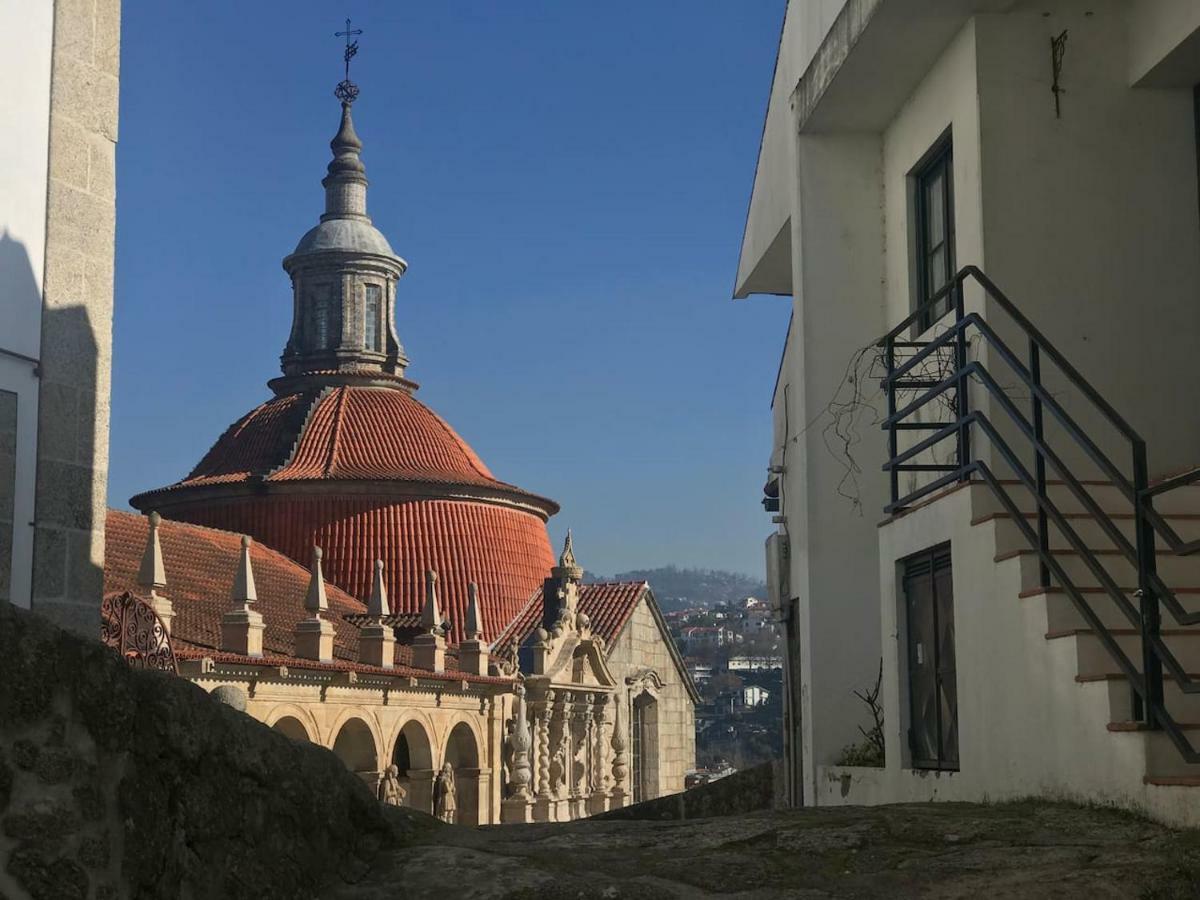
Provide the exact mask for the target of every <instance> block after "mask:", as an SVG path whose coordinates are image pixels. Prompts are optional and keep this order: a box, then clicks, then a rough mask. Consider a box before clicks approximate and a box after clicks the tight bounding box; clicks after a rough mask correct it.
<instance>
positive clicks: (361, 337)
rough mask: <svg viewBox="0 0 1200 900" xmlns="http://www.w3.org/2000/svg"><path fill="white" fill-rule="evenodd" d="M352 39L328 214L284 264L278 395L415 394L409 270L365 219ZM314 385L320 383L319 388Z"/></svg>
mask: <svg viewBox="0 0 1200 900" xmlns="http://www.w3.org/2000/svg"><path fill="white" fill-rule="evenodd" d="M361 33H362V31H361V29H351V28H350V23H349V21H347V23H346V31H344V32H341V31H339V32H338V35H339V36H343V35H344V36H345V37H346V51H345V60H346V78H345V80H344V81H342V83H341V84H339V85H338V89H337V91H336V92H335V93H336V94H337V96H338V99H340V100H341V101H342V117H341V122H340V123H339V125H338V130H337V134H335V135H334V137H333V140H332V141H330V142H329V147H330V149H331V150H332V151H333V158H332V159H331V160H330V162H329V165H328V167H327V169H326V174H325V177H324V178H323V179H322V180H321V185H322V187H324V188H325V211H324V212H323V213H322V214H321V221H320V222H319V223H318V224H317V226H316V227H315V228H311V229H309V231H308V232H307V233H306V234H305V235H304V236H303V237H302V238H300V241H299V243H297V244H296V249H295V251H294V252H293V253H291V254H290V255H289V256H287V257H286V258H285V259H284V260H283V268H284V269H285V270H286V271H287V273H288V275H290V276H291V279H292V292H293V295H294V296H293V310H294V312H293V318H292V330H291V333H290V334H289V336H288V341H287V344H286V345H285V346H284V349H283V355H282V357H281V358H280V362H281V364H282V368H283V374H284V377H283V378H282V379H276V380H274V381H272V382H271V387H272V388H273V389H274V390H275V391H276V392H278V393H281V394H283V393H290V392H292V391H294V390H296V389H297V387H301V386H302V387H305V388H308V387H314V386H325V385H328V384H345V383H356V384H357V383H363V382H364V381H365V382H366V383H372V384H375V385H376V386H389V387H400V388H403V389H405V390H411V389H412V387H413V385H412V384H411V382H406V381H404V379H403V376H404V369H405V367H406V366H407V365H408V357H407V356H405V353H404V347H403V346H402V345H401V343H400V339H399V336H398V335H397V334H396V325H395V306H396V284H397V282H398V281H399V280H400V277H401V276H402V275H403V274H404V271H405V269H406V268H407V267H408V264H407V263H406V262H405V261H404V260H402V259H401V258H400V257H398V256H397V255H396V253H395V252H394V251H393V250H392V247H391V245H390V244H389V243H388V241H387V238H385V237H384V236H383V234H382V233H381V232H380V231H379V229H377V228H376V227H375V226H374V225H373V224H372V223H371V217H370V216H368V215H367V170H366V166H364V165H363V161H362V157H361V155H360V154H361V153H362V148H363V142H362V141H361V140H360V139H359V137H358V133H357V132H356V131H355V130H354V118H353V116H352V115H351V113H350V107H351V104H352V103H353V102H354V99H355V98H356V97H357V96H358V86H357V85H355V84H354V83H353V82H352V81H350V59H351V57H353V56H354V54H355V53H357V52H358V43H357V42H351V40H350V36H351V35H356V34H361ZM314 382H315V384H314Z"/></svg>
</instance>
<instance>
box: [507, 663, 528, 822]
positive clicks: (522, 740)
mask: <svg viewBox="0 0 1200 900" xmlns="http://www.w3.org/2000/svg"><path fill="white" fill-rule="evenodd" d="M515 693H516V696H517V702H516V706H517V710H516V713H517V715H516V724H515V725H514V726H513V733H512V748H513V756H512V773H511V775H510V776H509V777H510V779H511V780H510V783H509V787H510V788H511V791H512V794H511V795H512V796H513V797H519V798H520V799H521V800H522V801H528V799H529V779H530V770H529V745H530V737H529V719H528V716H527V715H526V712H525V686H524V685H522V684H518V685H517V686H516V689H515Z"/></svg>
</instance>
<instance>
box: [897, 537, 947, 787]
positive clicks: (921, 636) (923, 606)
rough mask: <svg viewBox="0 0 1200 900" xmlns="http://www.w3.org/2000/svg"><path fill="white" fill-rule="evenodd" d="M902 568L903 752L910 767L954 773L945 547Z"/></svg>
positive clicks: (940, 547) (909, 560) (911, 559)
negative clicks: (905, 705)
mask: <svg viewBox="0 0 1200 900" xmlns="http://www.w3.org/2000/svg"><path fill="white" fill-rule="evenodd" d="M901 566H902V569H903V582H902V583H903V591H904V613H905V621H906V629H905V630H906V632H907V634H906V644H907V649H908V653H907V656H908V712H909V727H908V748H909V752H910V753H911V755H912V767H913V768H914V769H942V770H951V771H955V770H957V769H958V683H957V665H956V655H957V654H956V653H955V641H954V580H953V578H952V574H951V569H950V545H949V544H942V545H940V546H937V547H933V548H931V549H929V550H925V551H923V552H921V553H918V554H917V555H916V556H910V557H909V558H908V559H906V560H904V561H903V562H902V563H901Z"/></svg>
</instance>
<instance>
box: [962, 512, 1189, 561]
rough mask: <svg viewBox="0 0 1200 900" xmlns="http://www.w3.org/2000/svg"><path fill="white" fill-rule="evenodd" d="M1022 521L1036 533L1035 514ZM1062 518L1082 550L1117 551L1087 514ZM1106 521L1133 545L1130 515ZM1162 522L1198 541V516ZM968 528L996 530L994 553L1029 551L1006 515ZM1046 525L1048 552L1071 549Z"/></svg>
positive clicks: (994, 515) (985, 518)
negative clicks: (1092, 548) (990, 528)
mask: <svg viewBox="0 0 1200 900" xmlns="http://www.w3.org/2000/svg"><path fill="white" fill-rule="evenodd" d="M1022 518H1023V519H1024V520H1025V521H1026V523H1027V524H1029V525H1030V526H1031V527H1033V528H1034V529H1035V530H1036V528H1037V515H1036V514H1034V513H1032V512H1028V513H1024V514H1023V515H1022ZM1063 518H1064V519H1066V520H1067V524H1068V525H1069V526H1070V527H1071V529H1072V530H1073V531H1074V532H1075V533H1076V534H1077V535H1078V536H1079V538H1080V540H1082V541H1083V543H1084V545H1085V546H1087V547H1100V548H1104V549H1106V550H1107V549H1115V548H1116V544H1115V543H1114V542H1113V539H1112V538H1111V537H1110V536H1109V534H1108V532H1107V531H1105V530H1104V528H1103V527H1102V526H1101V525H1100V523H1099V522H1098V521H1097V520H1096V519H1095V518H1094V517H1093V516H1092V515H1091V514H1090V513H1081V512H1076V513H1066V514H1064V516H1063ZM1109 518H1110V519H1112V524H1113V525H1115V526H1116V528H1117V530H1118V531H1119V532H1120V533H1121V534H1122V535H1123V536H1124V537H1125V539H1126V540H1128V541H1129V542H1130V543H1131V544H1132V543H1134V517H1133V513H1132V512H1128V513H1120V514H1117V515H1112V516H1110V517H1109ZM1163 518H1165V519H1166V520H1167V522H1168V524H1170V526H1171V527H1172V528H1173V529H1174V530H1175V533H1176V534H1178V535H1179V537H1180V539H1181V540H1184V541H1192V540H1196V539H1200V513H1186V514H1184V513H1177V514H1174V515H1167V516H1164V517H1163ZM971 524H972V525H973V526H976V527H985V526H991V527H993V528H994V529H995V532H996V550H997V552H998V553H1005V552H1009V551H1013V550H1024V549H1028V548H1029V539H1028V538H1027V537H1026V536H1025V534H1024V533H1023V532H1022V531H1021V530H1020V529H1019V528H1018V527H1017V523H1016V522H1014V521H1013V517H1012V516H1011V515H1009V514H1008V513H1006V512H992V513H987V514H985V515H981V516H976V517H975V518H974V519H972V520H971ZM1048 525H1049V538H1050V547H1051V549H1055V550H1071V549H1074V548H1073V547H1072V545H1071V544H1070V542H1069V541H1068V540H1067V538H1066V536H1065V535H1064V534H1063V533H1062V531H1061V530H1060V529H1059V527H1058V526H1057V525H1056V524H1055V523H1054V521H1053V520H1052V519H1051V520H1049V521H1048ZM1158 542H1159V546H1160V547H1163V548H1165V547H1166V542H1165V541H1164V540H1163V539H1162V538H1161V537H1160V538H1159V539H1158Z"/></svg>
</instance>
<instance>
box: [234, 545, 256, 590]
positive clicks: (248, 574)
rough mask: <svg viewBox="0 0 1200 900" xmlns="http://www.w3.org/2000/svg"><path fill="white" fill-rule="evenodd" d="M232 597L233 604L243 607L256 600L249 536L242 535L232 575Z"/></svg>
mask: <svg viewBox="0 0 1200 900" xmlns="http://www.w3.org/2000/svg"><path fill="white" fill-rule="evenodd" d="M232 599H233V603H234V606H240V607H243V608H245V607H246V605H247V604H249V603H253V602H255V601H256V600H258V589H257V588H256V587H255V586H254V569H253V567H252V566H251V565H250V536H249V535H248V534H243V535H242V551H241V553H240V554H239V555H238V567H237V574H236V575H234V576H233V592H232Z"/></svg>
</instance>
